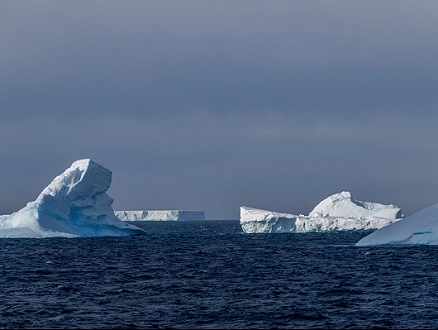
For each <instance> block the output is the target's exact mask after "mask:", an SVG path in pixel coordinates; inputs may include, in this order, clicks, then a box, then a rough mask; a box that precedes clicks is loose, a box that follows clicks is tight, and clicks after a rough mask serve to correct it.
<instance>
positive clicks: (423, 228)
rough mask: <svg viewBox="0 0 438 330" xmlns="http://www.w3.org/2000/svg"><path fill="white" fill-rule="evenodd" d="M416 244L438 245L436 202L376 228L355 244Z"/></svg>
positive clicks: (437, 211)
mask: <svg viewBox="0 0 438 330" xmlns="http://www.w3.org/2000/svg"><path fill="white" fill-rule="evenodd" d="M417 244H418V245H438V204H435V205H432V206H429V207H428V208H425V209H424V210H421V211H419V212H417V213H414V214H412V215H410V216H408V217H406V218H404V219H402V220H400V221H398V222H396V223H393V224H391V225H389V226H387V227H384V228H382V229H379V230H376V231H375V232H373V233H371V234H370V235H368V236H365V237H364V238H362V239H361V240H360V241H359V242H357V243H356V246H372V245H417Z"/></svg>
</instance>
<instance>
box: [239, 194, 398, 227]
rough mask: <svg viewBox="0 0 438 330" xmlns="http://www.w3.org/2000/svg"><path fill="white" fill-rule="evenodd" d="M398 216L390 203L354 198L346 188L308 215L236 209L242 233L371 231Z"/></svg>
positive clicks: (391, 221)
mask: <svg viewBox="0 0 438 330" xmlns="http://www.w3.org/2000/svg"><path fill="white" fill-rule="evenodd" d="M402 217H403V214H402V212H401V210H400V208H398V207H396V206H394V205H392V204H390V205H383V204H379V203H371V202H361V201H356V200H354V199H353V198H352V197H351V194H350V193H349V192H346V191H343V192H341V193H338V194H334V195H331V196H329V197H327V198H326V199H324V200H323V201H322V202H320V203H319V204H318V205H317V206H316V207H315V208H314V209H313V210H312V211H311V212H310V213H309V215H308V216H305V215H302V214H300V215H294V214H287V213H278V212H272V211H267V210H261V209H256V208H250V207H245V206H242V207H241V208H240V225H241V227H242V230H243V231H244V232H245V233H307V232H324V231H333V230H372V229H379V228H383V227H385V226H387V225H389V224H391V223H394V222H396V221H399V220H400V219H401V218H402Z"/></svg>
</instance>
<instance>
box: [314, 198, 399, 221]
mask: <svg viewBox="0 0 438 330" xmlns="http://www.w3.org/2000/svg"><path fill="white" fill-rule="evenodd" d="M326 216H332V217H344V218H356V219H370V218H384V219H399V218H403V214H402V212H401V210H400V208H399V207H397V206H395V205H392V204H389V205H384V204H379V203H373V202H362V201H358V200H355V199H353V197H352V196H351V193H350V192H348V191H343V192H340V193H337V194H333V195H331V196H329V197H327V198H326V199H324V200H323V201H321V202H320V203H319V204H318V205H316V206H315V208H314V209H313V210H312V211H311V212H310V213H309V217H317V218H319V217H326Z"/></svg>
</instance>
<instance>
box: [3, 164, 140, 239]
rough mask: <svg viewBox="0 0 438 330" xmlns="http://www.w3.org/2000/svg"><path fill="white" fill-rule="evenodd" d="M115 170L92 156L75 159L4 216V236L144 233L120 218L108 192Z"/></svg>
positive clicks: (91, 235) (84, 235)
mask: <svg viewBox="0 0 438 330" xmlns="http://www.w3.org/2000/svg"><path fill="white" fill-rule="evenodd" d="M111 176H112V173H111V171H110V170H108V169H107V168H105V167H103V166H101V165H99V164H97V163H96V162H94V161H92V160H90V159H82V160H78V161H76V162H74V163H73V164H72V165H71V166H70V168H68V169H67V170H65V171H64V172H63V173H62V174H60V175H58V176H57V177H56V178H55V179H53V181H52V182H51V183H50V184H49V185H48V186H47V187H46V188H45V189H44V190H43V191H42V192H41V194H40V195H39V196H38V198H37V199H36V200H35V201H33V202H29V203H27V205H26V206H25V207H24V208H22V209H21V210H19V211H17V212H15V213H12V214H10V215H2V216H0V237H2V238H26V237H34V238H42V237H98V236H127V235H135V234H141V233H144V231H143V230H142V229H140V228H138V227H136V226H133V225H130V224H128V223H125V222H123V221H120V220H119V219H118V218H117V217H116V216H115V215H114V211H113V208H112V203H113V199H112V198H111V197H109V196H108V195H107V194H106V191H107V190H108V188H109V187H110V185H111Z"/></svg>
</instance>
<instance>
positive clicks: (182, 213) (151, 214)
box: [114, 210, 205, 221]
mask: <svg viewBox="0 0 438 330" xmlns="http://www.w3.org/2000/svg"><path fill="white" fill-rule="evenodd" d="M114 214H115V215H116V217H117V218H119V219H120V220H122V221H182V220H205V214H204V211H198V210H156V211H152V210H148V211H114Z"/></svg>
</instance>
